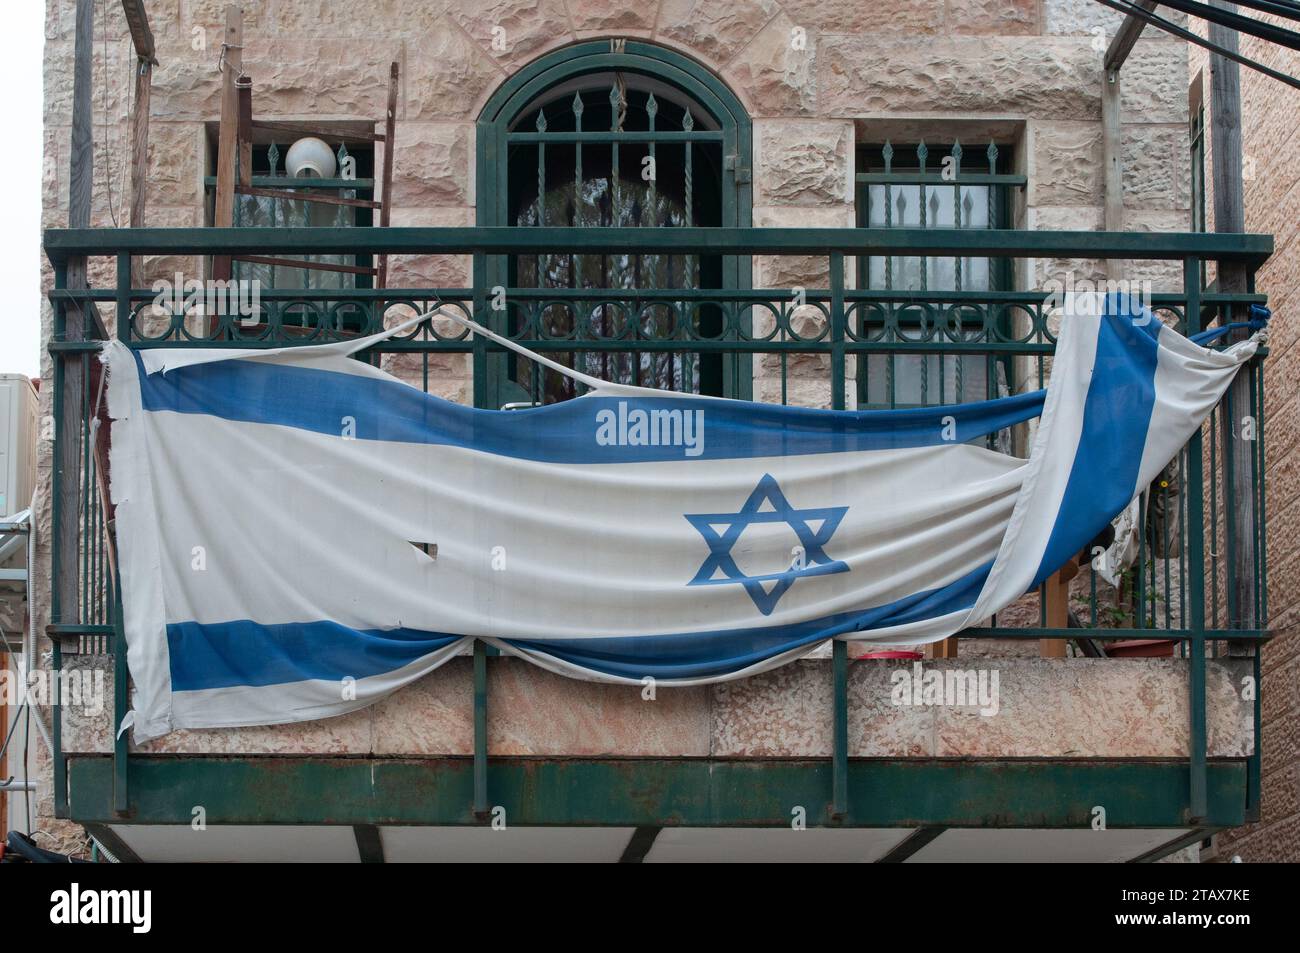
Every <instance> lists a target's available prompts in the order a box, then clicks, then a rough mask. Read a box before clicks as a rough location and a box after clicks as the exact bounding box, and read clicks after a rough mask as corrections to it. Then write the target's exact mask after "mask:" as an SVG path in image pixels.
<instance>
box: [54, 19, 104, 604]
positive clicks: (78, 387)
mask: <svg viewBox="0 0 1300 953" xmlns="http://www.w3.org/2000/svg"><path fill="white" fill-rule="evenodd" d="M94 43H95V3H94V0H77V10H76V30H75V40H74V47H73V66H72V148H71V160H70V164H69V169H68V179H69V183H70V185H69V188H68V227H70V228H87V227H89V226H90V206H91V198H92V190H93V188H94V178H93V177H94V161H95V157H94V141H93V136H92V128H91V123H92V113H91V109H92V103H91V65H92V57H93V55H94ZM85 287H86V259H85V257H84V256H76V257H73V258H69V259H68V263H67V288H68V289H69V290H79V289H83V288H85ZM91 307H92V308H93V305H92V306H91ZM90 321H91V319H90V317H89V315H88V314H87V313H86V312H85V311H83V310H82V307H81V305H80V304H78V303H77V302H68V303H67V304H66V305H65V310H64V330H65V339H66V340H69V341H80V340H82V339H83V338H84V336H85V331H86V328H87V327H88V326H89V324H90ZM61 376H62V381H61V383H60V391H59V394H58V397H59V399H60V404H61V406H60V413H59V419H58V428H59V431H58V432H59V448H58V458H57V459H56V460H55V462H54V466H55V475H56V477H57V480H58V484H57V485H58V498H57V506H58V513H59V520H58V525H57V526H56V527H55V530H54V532H55V545H56V546H57V547H58V551H59V552H60V553H61V554H62V555H61V558H60V560H59V568H58V576H57V578H56V579H55V580H54V586H55V590H56V594H57V598H58V615H57V617H55V618H54V619H52V620H51V621H53V622H66V623H76V622H80V621H81V620H80V617H79V611H80V605H79V600H78V589H79V585H78V578H77V553H79V552H80V551H81V548H80V544H79V543H80V539H79V532H78V524H79V522H80V521H79V520H78V519H77V514H78V513H79V512H80V507H79V503H80V500H81V432H82V429H83V426H84V419H83V415H82V412H81V402H82V396H83V393H84V391H85V386H86V367H85V363H84V362H83V361H82V360H79V359H77V358H71V359H66V360H64V361H63V362H62V375H61Z"/></svg>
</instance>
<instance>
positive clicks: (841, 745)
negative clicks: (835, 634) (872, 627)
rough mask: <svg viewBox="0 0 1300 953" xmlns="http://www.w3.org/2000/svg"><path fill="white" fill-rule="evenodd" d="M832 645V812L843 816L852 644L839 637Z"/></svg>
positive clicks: (846, 800)
mask: <svg viewBox="0 0 1300 953" xmlns="http://www.w3.org/2000/svg"><path fill="white" fill-rule="evenodd" d="M831 646H832V648H831V668H832V669H833V671H834V678H835V702H834V709H835V726H834V729H833V732H832V741H831V744H832V761H833V764H832V767H831V789H832V795H831V801H832V807H831V816H832V817H834V818H841V817H843V816H844V815H845V814H847V813H848V812H849V644H848V643H847V642H841V641H840V640H839V639H836V640H835V641H834V642H832V643H831Z"/></svg>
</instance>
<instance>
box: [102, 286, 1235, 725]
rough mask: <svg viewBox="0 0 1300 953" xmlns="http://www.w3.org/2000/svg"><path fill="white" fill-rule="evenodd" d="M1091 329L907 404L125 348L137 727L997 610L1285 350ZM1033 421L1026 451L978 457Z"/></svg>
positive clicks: (803, 648)
mask: <svg viewBox="0 0 1300 953" xmlns="http://www.w3.org/2000/svg"><path fill="white" fill-rule="evenodd" d="M1066 311H1067V312H1068V313H1067V315H1066V317H1065V319H1064V322H1063V327H1062V331H1061V336H1060V341H1059V345H1058V349H1057V353H1056V357H1055V360H1054V363H1053V367H1052V375H1051V382H1050V385H1049V387H1048V388H1047V389H1046V391H1038V392H1034V393H1029V394H1023V395H1018V396H1013V397H1008V398H1004V399H1000V400H991V401H986V402H982V403H975V404H963V405H956V406H943V407H927V408H921V409H910V410H895V411H860V412H848V411H826V410H810V409H805V408H799V407H780V406H773V405H766V404H757V403H750V402H745V401H733V400H723V399H716V398H706V397H695V396H689V395H679V394H674V393H668V392H663V391H656V390H647V389H642V388H634V387H626V386H621V385H613V384H607V383H604V382H601V381H597V380H594V379H591V378H586V377H582V376H581V375H577V376H579V377H582V380H583V382H584V383H586V384H587V385H588V386H590V387H591V388H592V390H591V392H590V393H589V394H587V395H586V396H583V397H580V398H578V399H575V400H571V401H568V402H565V403H561V404H556V405H552V406H547V407H540V408H536V409H532V410H523V411H512V412H501V411H490V410H476V409H473V408H469V407H464V406H461V405H458V404H454V403H449V402H447V401H444V400H440V399H439V398H437V397H433V396H430V395H428V394H424V393H422V392H421V391H419V390H418V389H416V388H414V387H411V386H408V385H407V384H405V383H403V382H401V381H399V380H397V379H396V378H394V377H392V376H390V375H388V374H386V373H384V372H383V371H380V370H378V369H376V368H374V367H372V366H370V365H368V364H364V363H361V362H359V361H356V360H353V359H352V358H350V357H349V355H350V354H352V353H354V352H356V351H358V350H360V349H362V348H365V347H368V346H371V345H374V344H376V343H378V342H379V341H380V340H381V339H382V338H383V337H385V336H387V335H378V336H376V337H372V338H367V339H363V340H359V341H353V342H343V343H339V344H332V345H324V346H304V347H293V348H283V349H277V350H266V351H260V352H250V351H247V350H215V351H214V350H199V349H147V350H138V351H137V350H131V349H128V348H127V347H125V346H124V345H122V344H120V343H117V342H113V343H110V344H108V345H107V346H106V347H105V350H104V355H103V359H104V361H105V363H106V364H107V366H108V369H109V375H110V376H109V410H110V414H111V416H112V417H113V426H112V450H111V464H112V489H111V493H112V497H113V500H114V502H115V504H116V507H117V511H116V518H117V538H118V545H119V550H120V551H119V562H120V566H121V571H122V590H123V600H124V613H125V626H126V638H127V643H128V649H129V651H128V661H129V666H130V671H131V676H132V679H133V681H134V684H135V700H134V708H135V710H134V712H133V716H132V717H133V721H134V728H135V732H136V737H137V739H138V740H147V739H149V738H153V737H157V736H159V735H161V734H164V733H166V732H168V731H170V730H172V729H174V728H180V727H185V728H210V727H226V726H235V725H260V724H276V723H281V722H290V721H301V720H307V719H314V718H323V717H326V716H329V715H337V714H341V713H344V712H347V711H351V710H353V709H356V708H360V707H362V706H365V705H368V704H370V703H372V702H374V701H376V700H378V699H380V698H383V697H384V696H386V695H388V694H390V693H391V692H393V691H395V690H397V689H398V688H400V687H401V686H403V685H405V684H407V683H408V682H411V681H414V680H415V679H417V678H419V677H420V676H422V675H424V674H427V673H428V672H430V671H431V670H433V669H434V668H437V667H438V666H439V665H441V664H442V663H443V662H445V661H446V660H447V659H448V658H450V657H452V656H453V655H455V654H457V653H458V652H461V651H462V650H464V649H465V648H466V647H467V646H468V645H469V644H470V643H471V642H472V640H473V639H476V638H477V639H484V640H485V641H487V642H489V643H490V644H492V645H495V646H498V647H499V648H500V649H502V650H503V651H505V652H507V653H510V654H514V655H518V656H522V657H524V658H526V659H529V660H530V661H532V662H535V663H536V664H538V665H540V666H543V667H545V668H547V669H551V670H553V671H556V672H561V673H564V674H566V675H572V676H575V677H579V678H585V679H593V680H601V681H611V682H622V683H631V684H638V683H641V682H642V681H643V679H645V678H647V677H649V678H653V679H654V680H656V682H657V683H659V684H662V685H693V684H700V683H706V682H715V681H721V680H724V679H732V678H741V677H744V676H747V675H751V674H754V673H756V672H761V671H764V670H766V669H770V668H773V667H775V666H778V665H781V664H783V663H785V662H788V661H790V660H793V659H796V658H799V657H801V656H804V655H807V654H809V653H810V652H812V651H814V650H816V649H817V648H818V647H819V646H822V645H824V644H825V643H827V641H828V640H830V639H834V638H841V639H844V638H852V639H854V640H876V641H880V642H887V643H891V644H909V643H924V642H932V641H935V640H938V639H942V638H946V637H948V636H951V635H953V634H954V633H957V632H959V631H960V630H961V629H963V628H965V627H968V626H970V625H975V624H979V623H980V622H981V621H982V620H984V619H987V618H988V617H989V616H990V615H991V614H992V613H994V612H996V611H998V610H999V609H1001V608H1003V607H1005V606H1006V605H1008V604H1009V603H1010V602H1012V601H1013V600H1015V599H1017V598H1018V597H1019V596H1021V595H1022V594H1023V593H1025V592H1026V591H1028V590H1031V589H1032V588H1034V587H1035V586H1036V585H1037V584H1038V583H1039V582H1041V581H1042V580H1043V579H1045V578H1046V577H1047V576H1049V575H1050V574H1051V573H1053V572H1055V571H1056V570H1057V569H1058V568H1059V567H1060V566H1061V565H1063V564H1064V563H1065V562H1066V561H1068V560H1069V559H1070V558H1072V557H1073V556H1075V554H1077V553H1078V552H1079V551H1080V550H1081V549H1082V548H1083V547H1085V546H1086V545H1087V544H1088V543H1089V542H1090V541H1091V540H1092V539H1093V538H1094V537H1095V536H1096V535H1097V534H1098V532H1100V531H1101V530H1102V529H1103V528H1104V527H1105V526H1106V525H1107V524H1108V523H1109V522H1110V521H1111V519H1112V518H1114V517H1115V515H1116V514H1117V513H1119V512H1120V511H1121V510H1123V509H1124V508H1125V507H1126V506H1127V505H1128V504H1129V502H1130V501H1131V500H1132V499H1133V498H1134V496H1135V495H1137V494H1138V493H1139V492H1140V491H1141V490H1142V489H1143V488H1144V487H1145V486H1146V485H1147V484H1148V483H1149V482H1150V481H1151V480H1152V479H1153V478H1154V477H1155V476H1156V475H1157V473H1158V472H1159V471H1160V470H1161V468H1162V467H1163V466H1164V465H1165V464H1166V463H1167V462H1168V461H1169V460H1170V459H1171V458H1173V456H1174V455H1175V454H1176V453H1177V452H1178V451H1179V449H1180V448H1181V447H1182V446H1183V445H1184V443H1186V441H1187V440H1188V438H1189V437H1190V436H1191V435H1192V434H1193V433H1194V432H1195V431H1196V429H1197V428H1198V427H1200V425H1201V423H1202V422H1203V421H1204V420H1205V418H1206V417H1207V415H1208V414H1209V413H1210V411H1211V409H1212V408H1213V407H1214V406H1215V404H1216V403H1217V402H1218V400H1219V398H1220V396H1221V395H1222V394H1223V392H1224V390H1225V389H1226V388H1227V386H1228V385H1229V383H1230V382H1231V380H1232V378H1233V375H1234V374H1235V373H1236V371H1237V368H1238V367H1239V366H1240V365H1241V364H1242V363H1243V362H1244V361H1246V360H1248V359H1249V358H1250V357H1251V356H1252V355H1253V354H1254V353H1255V351H1256V348H1257V344H1258V341H1257V339H1251V340H1249V341H1245V342H1242V343H1239V344H1235V345H1233V346H1231V347H1229V348H1227V349H1225V350H1221V351H1214V350H1209V349H1207V348H1205V347H1202V346H1200V345H1199V344H1196V343H1193V342H1192V341H1190V340H1188V339H1187V338H1185V337H1183V336H1181V335H1179V334H1177V333H1176V332H1174V331H1172V330H1170V329H1169V328H1167V327H1164V326H1163V325H1162V324H1161V323H1160V322H1159V321H1158V320H1157V319H1155V318H1154V317H1153V316H1152V315H1151V313H1150V312H1149V311H1147V310H1145V309H1143V308H1141V307H1138V306H1136V305H1134V304H1132V303H1131V302H1130V301H1129V300H1128V299H1121V298H1117V297H1111V298H1109V299H1106V300H1105V303H1104V306H1103V307H1096V306H1093V307H1087V306H1079V304H1078V302H1077V301H1076V302H1074V303H1073V304H1069V303H1067V308H1066ZM474 328H476V333H482V334H485V335H488V336H490V337H493V339H495V340H501V339H499V338H496V336H495V335H491V333H490V332H487V331H485V330H484V329H481V328H478V326H477V325H474ZM389 333H390V334H391V333H392V332H389ZM503 343H505V344H506V346H511V347H514V348H515V349H516V350H522V348H521V347H520V346H519V345H517V344H514V343H513V342H503ZM525 353H527V354H529V355H530V357H532V358H534V359H536V360H538V361H540V362H542V363H547V364H551V362H548V361H547V360H546V359H545V358H542V357H540V356H537V355H532V354H531V352H525ZM551 366H555V365H553V364H551ZM564 373H568V374H575V372H573V371H571V370H568V369H564ZM1034 418H1038V423H1037V427H1036V429H1035V431H1034V434H1033V438H1032V448H1031V453H1030V456H1029V458H1028V459H1021V458H1017V457H1012V456H1007V455H1005V454H1001V453H997V452H994V451H992V450H989V449H986V448H985V447H983V446H977V445H975V443H973V442H972V441H978V439H979V438H981V437H983V436H985V435H987V434H991V433H995V432H997V431H999V430H1002V429H1004V428H1008V427H1012V426H1014V425H1017V424H1021V423H1024V422H1027V421H1030V420H1032V419H1034Z"/></svg>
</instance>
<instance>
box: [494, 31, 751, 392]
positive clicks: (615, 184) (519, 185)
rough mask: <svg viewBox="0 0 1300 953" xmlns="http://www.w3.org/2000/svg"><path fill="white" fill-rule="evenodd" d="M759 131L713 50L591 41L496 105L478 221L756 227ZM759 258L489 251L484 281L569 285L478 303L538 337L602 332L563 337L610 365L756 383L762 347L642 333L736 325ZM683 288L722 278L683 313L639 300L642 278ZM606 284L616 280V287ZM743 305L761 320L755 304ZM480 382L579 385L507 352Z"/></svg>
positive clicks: (597, 369) (713, 384)
mask: <svg viewBox="0 0 1300 953" xmlns="http://www.w3.org/2000/svg"><path fill="white" fill-rule="evenodd" d="M620 100H621V101H620ZM751 143H752V130H751V124H750V120H749V117H748V115H747V113H746V112H745V110H744V108H743V106H742V105H741V103H740V101H739V99H737V98H736V96H735V95H734V94H733V93H732V92H731V91H730V90H729V89H728V88H727V87H726V86H725V84H723V83H722V81H721V80H720V79H719V78H718V77H717V76H715V75H714V74H712V73H711V72H709V71H708V70H706V69H705V68H703V67H702V66H701V65H700V64H698V63H695V62H694V61H692V60H690V59H689V58H687V57H684V56H682V55H681V54H679V53H676V52H674V51H672V50H668V49H664V48H662V47H658V46H655V45H654V44H650V43H645V42H640V41H633V40H627V41H613V42H611V41H608V40H603V41H590V42H585V43H579V44H577V45H575V46H572V47H567V48H565V49H562V50H557V51H555V52H553V53H550V54H548V55H546V56H543V57H542V58H540V59H538V60H536V61H534V62H533V63H532V64H530V65H529V66H527V67H525V68H524V69H523V70H521V71H520V72H519V73H517V74H515V75H514V76H512V77H511V78H510V79H509V80H507V81H506V82H505V83H503V84H502V86H501V88H500V89H498V90H497V92H496V93H495V94H494V95H493V96H492V97H491V99H490V100H489V101H488V104H487V105H486V106H485V107H484V110H483V112H482V114H481V115H480V118H479V120H478V125H477V134H476V151H477V179H476V181H477V182H478V189H477V223H478V224H479V225H481V226H525V227H536V228H541V229H546V228H552V227H574V226H576V227H583V226H595V227H602V226H605V227H608V226H613V225H621V226H625V227H635V226H640V227H658V228H673V227H679V226H683V225H701V226H711V225H713V226H748V225H749V224H751V213H752V208H751V204H752V194H751V185H750V181H749V178H750V177H749V167H750V154H751V151H752V150H751ZM647 155H653V156H654V157H655V161H656V165H657V172H658V174H657V176H656V179H655V182H654V183H651V184H648V185H647V184H645V183H643V181H642V180H641V176H640V172H641V170H642V169H643V165H642V162H643V160H644V159H645V157H646V156H647ZM539 197H540V200H539ZM648 210H649V211H648ZM596 259H601V260H600V261H596ZM750 269H751V263H750V258H749V257H747V256H726V257H724V256H683V255H675V256H674V255H662V256H660V255H641V256H595V255H582V256H573V255H569V254H567V253H563V252H560V253H556V254H551V255H528V256H522V255H490V256H483V261H482V262H481V263H476V274H475V285H476V286H478V287H479V288H480V289H483V288H487V289H491V288H495V287H498V286H499V287H503V288H520V289H530V290H531V289H538V288H541V289H554V290H555V291H556V292H557V295H556V297H555V298H547V299H545V300H543V296H541V295H533V296H532V297H522V296H521V299H520V300H517V301H516V300H510V299H509V296H507V302H506V307H505V309H504V310H501V311H496V310H492V309H488V310H486V311H484V312H483V313H481V314H480V315H479V316H478V317H479V320H481V321H484V322H485V323H487V324H488V325H489V326H491V327H493V329H494V330H496V331H498V332H499V333H504V334H508V335H512V336H520V337H522V338H525V339H527V338H530V337H534V336H536V335H539V334H540V335H541V336H544V337H551V336H554V337H564V338H569V337H571V338H573V339H574V340H575V343H577V342H579V341H587V342H592V343H593V344H597V345H598V346H595V347H592V348H590V349H584V348H579V347H575V348H574V349H573V350H572V351H568V352H555V351H551V352H550V354H551V356H552V357H553V358H555V359H557V360H560V361H561V362H562V363H566V364H570V365H571V366H577V367H579V368H580V369H583V370H586V371H588V372H589V373H593V374H595V375H596V376H607V377H610V378H612V379H616V380H622V381H625V382H627V383H641V384H644V385H647V386H660V387H671V388H673V389H681V390H691V391H698V392H700V393H705V394H715V395H720V396H728V397H741V398H748V397H750V396H751V393H752V386H753V372H752V365H751V358H750V356H749V355H747V354H738V353H729V352H720V351H716V350H714V351H698V352H697V351H691V350H690V348H689V347H684V348H683V349H682V350H681V351H675V352H671V353H666V352H663V351H658V352H654V351H650V352H645V351H642V352H638V351H636V350H635V340H636V339H637V338H638V337H640V338H642V339H654V340H665V339H671V338H672V336H673V335H674V334H675V333H677V332H676V329H679V328H680V326H681V325H680V322H682V321H685V320H689V321H691V322H692V323H693V325H694V327H695V328H696V329H697V330H698V333H699V335H700V336H702V337H711V336H714V334H715V333H721V332H722V331H723V328H724V326H725V318H724V313H725V310H726V309H727V308H731V309H737V308H739V307H740V306H739V305H738V303H736V302H734V301H728V300H727V292H729V291H733V290H747V289H749V288H750V286H751V275H750ZM539 279H540V280H539ZM676 287H685V288H696V289H706V290H707V289H717V290H718V292H719V295H718V299H717V300H715V301H708V300H705V301H698V302H686V303H677V305H676V307H677V309H678V310H677V312H676V317H674V316H673V311H672V307H671V306H668V305H663V304H651V303H647V302H644V301H638V300H637V298H636V295H635V293H634V292H632V290H631V289H634V288H635V289H646V290H654V289H663V288H676ZM606 288H608V289H609V290H610V294H609V296H608V297H603V296H601V295H600V291H601V290H602V289H606ZM566 292H568V293H569V294H568V296H567V297H566V295H565V293H566ZM573 292H588V293H591V294H593V295H595V296H596V297H595V298H592V299H590V300H592V301H594V302H595V303H593V304H591V305H590V306H588V305H586V304H583V303H581V302H579V301H578V300H576V296H575V295H574V294H572V293H573ZM562 298H563V299H564V300H563V301H561V300H560V299H562ZM597 299H601V300H597ZM738 313H739V315H740V326H741V328H742V329H743V328H746V327H747V325H748V320H749V315H748V312H747V310H741V311H739V312H738ZM524 322H529V323H527V324H525V323H524ZM611 330H612V331H613V332H614V333H616V334H623V333H625V332H626V333H627V334H628V335H629V336H628V337H624V338H622V340H620V342H619V346H617V347H615V346H611V345H610V342H608V341H601V340H600V339H601V338H603V337H605V336H607V335H608V334H609V332H610V331H611ZM623 340H626V341H627V343H628V345H630V346H623ZM475 392H476V398H475V400H476V403H478V404H479V405H480V406H486V407H494V408H497V407H502V406H506V405H512V406H518V405H521V404H523V405H526V404H538V403H549V402H553V401H555V400H563V399H567V398H569V397H572V396H576V395H577V393H578V392H579V391H578V389H575V388H573V387H572V385H571V383H570V382H568V381H567V380H565V379H564V378H562V377H561V376H560V375H558V374H555V373H554V372H550V371H547V372H544V373H540V372H538V371H537V369H535V368H533V367H531V366H529V365H527V362H526V361H523V360H522V359H519V358H517V357H516V356H515V355H514V354H499V353H491V354H489V356H488V360H487V379H486V381H485V382H484V383H483V385H482V386H476V388H475Z"/></svg>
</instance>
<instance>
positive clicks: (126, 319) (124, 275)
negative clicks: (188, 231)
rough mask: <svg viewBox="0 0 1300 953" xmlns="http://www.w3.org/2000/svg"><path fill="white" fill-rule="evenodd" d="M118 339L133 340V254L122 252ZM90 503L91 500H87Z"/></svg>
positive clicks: (120, 260)
mask: <svg viewBox="0 0 1300 953" xmlns="http://www.w3.org/2000/svg"><path fill="white" fill-rule="evenodd" d="M116 299H117V339H118V340H119V341H122V342H123V343H126V342H128V341H130V340H131V256H130V254H128V253H126V252H120V253H118V256H117V295H116ZM87 505H89V501H87Z"/></svg>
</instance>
